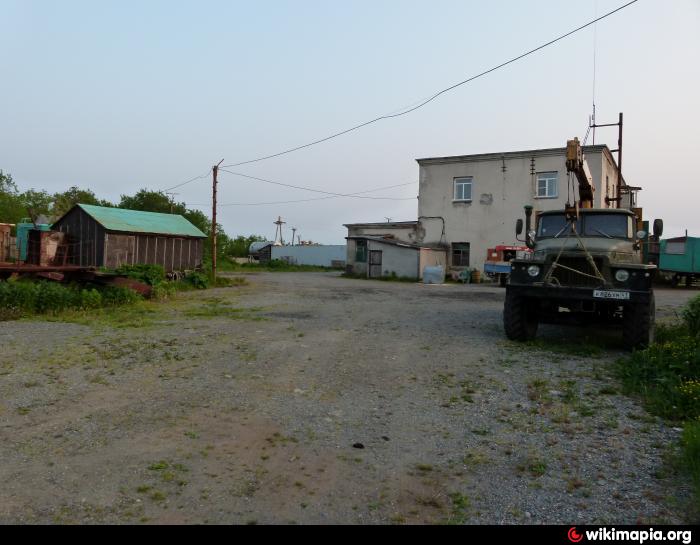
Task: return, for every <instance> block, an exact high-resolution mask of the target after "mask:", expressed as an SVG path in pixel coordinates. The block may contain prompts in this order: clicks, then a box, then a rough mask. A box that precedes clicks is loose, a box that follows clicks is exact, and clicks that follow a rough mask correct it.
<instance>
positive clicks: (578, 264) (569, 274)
mask: <svg viewBox="0 0 700 545" xmlns="http://www.w3.org/2000/svg"><path fill="white" fill-rule="evenodd" d="M594 262H595V264H596V267H598V270H599V271H600V272H601V273H602V272H603V260H602V259H594ZM558 263H559V264H560V265H564V266H565V267H569V268H570V269H575V270H577V271H581V272H582V273H585V274H589V275H591V276H593V277H595V275H596V274H595V270H594V269H593V267H591V265H590V263H588V260H586V258H585V257H562V258H560V259H559V261H558ZM591 276H583V275H582V274H578V273H575V272H573V271H570V270H567V269H562V268H561V267H556V268H555V269H554V272H553V273H552V278H553V279H554V278H556V279H557V280H558V281H559V284H561V285H562V286H575V287H586V288H594V287H597V286H600V285H601V284H603V281H601V280H598V279H597V278H591ZM554 282H556V280H554Z"/></svg>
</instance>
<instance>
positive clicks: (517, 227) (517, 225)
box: [515, 218, 523, 236]
mask: <svg viewBox="0 0 700 545" xmlns="http://www.w3.org/2000/svg"><path fill="white" fill-rule="evenodd" d="M522 233H523V220H522V219H521V218H518V221H516V222H515V236H520V235H521V234H522Z"/></svg>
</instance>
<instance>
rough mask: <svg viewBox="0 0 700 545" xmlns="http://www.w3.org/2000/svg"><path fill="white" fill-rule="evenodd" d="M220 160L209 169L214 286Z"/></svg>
mask: <svg viewBox="0 0 700 545" xmlns="http://www.w3.org/2000/svg"><path fill="white" fill-rule="evenodd" d="M223 162H224V160H223V159H222V160H221V161H219V163H218V164H216V165H214V166H213V167H212V169H211V175H212V192H211V195H212V199H211V201H212V202H211V277H212V281H213V282H214V285H216V184H217V179H216V178H217V176H218V174H219V165H221V163H223Z"/></svg>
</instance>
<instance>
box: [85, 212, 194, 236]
mask: <svg viewBox="0 0 700 545" xmlns="http://www.w3.org/2000/svg"><path fill="white" fill-rule="evenodd" d="M77 206H79V207H80V208H82V209H83V210H84V211H85V213H86V214H88V215H89V216H91V217H92V218H93V219H94V220H95V221H96V222H97V223H99V224H100V225H102V227H104V228H105V229H107V230H108V231H124V232H128V233H151V234H157V235H174V236H184V237H198V238H206V236H207V235H205V234H204V233H202V231H200V230H199V229H197V227H195V226H194V225H193V224H192V223H190V222H189V221H188V220H186V219H185V218H184V217H182V216H180V215H179V214H161V213H159V212H142V211H141V210H125V209H124V208H110V207H107V206H94V205H91V204H78V205H77Z"/></svg>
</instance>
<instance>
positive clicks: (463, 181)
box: [452, 176, 474, 202]
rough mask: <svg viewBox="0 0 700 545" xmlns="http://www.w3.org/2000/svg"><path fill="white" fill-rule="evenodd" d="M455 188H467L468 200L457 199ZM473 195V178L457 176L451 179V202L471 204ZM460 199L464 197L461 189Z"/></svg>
mask: <svg viewBox="0 0 700 545" xmlns="http://www.w3.org/2000/svg"><path fill="white" fill-rule="evenodd" d="M457 186H461V187H464V186H469V198H468V199H465V198H461V199H458V198H457ZM473 194H474V177H473V176H457V177H456V178H453V179H452V202H472V200H473V199H472V195H473ZM462 197H464V189H462Z"/></svg>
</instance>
